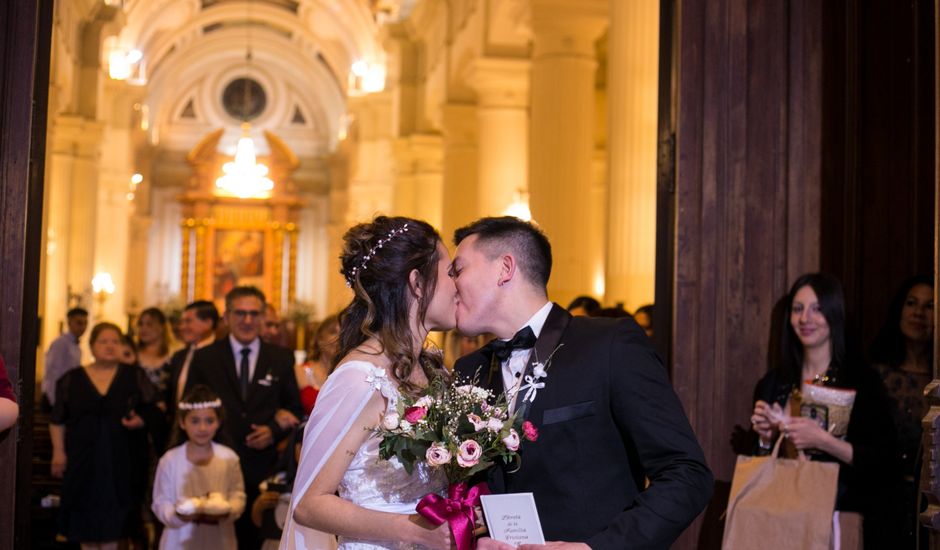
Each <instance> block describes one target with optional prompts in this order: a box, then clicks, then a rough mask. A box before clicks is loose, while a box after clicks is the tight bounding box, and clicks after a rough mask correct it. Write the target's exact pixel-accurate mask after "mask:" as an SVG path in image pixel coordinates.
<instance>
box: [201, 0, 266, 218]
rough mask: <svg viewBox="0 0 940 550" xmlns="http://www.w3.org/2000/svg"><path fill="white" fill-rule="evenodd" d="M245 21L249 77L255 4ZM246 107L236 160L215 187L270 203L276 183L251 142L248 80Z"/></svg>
mask: <svg viewBox="0 0 940 550" xmlns="http://www.w3.org/2000/svg"><path fill="white" fill-rule="evenodd" d="M247 9H248V13H247V14H246V18H245V28H246V33H245V37H246V43H245V73H246V75H250V74H251V2H249V3H248V8H247ZM243 89H244V102H243V104H242V126H241V128H242V137H241V138H239V140H238V145H236V147H235V159H234V160H233V161H232V162H226V163H225V164H224V165H223V166H222V172H224V175H223V176H220V177H219V178H218V179H217V180H215V187H216V189H217V190H218V192H219V193H220V194H223V195H230V196H233V197H238V198H240V199H266V198H269V197H270V196H271V191H272V190H273V189H274V182H273V181H271V179H270V178H268V177H267V175H268V167H267V166H265V165H263V164H258V162H257V156H256V155H255V142H254V140H253V139H251V124H250V123H249V122H248V109H249V106H250V105H251V85H250V81H249V80H248V79H247V78H246V79H245V85H244V88H243Z"/></svg>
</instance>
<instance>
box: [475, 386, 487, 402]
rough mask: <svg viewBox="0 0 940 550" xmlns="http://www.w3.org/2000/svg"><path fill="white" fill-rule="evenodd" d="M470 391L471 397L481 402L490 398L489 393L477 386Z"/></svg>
mask: <svg viewBox="0 0 940 550" xmlns="http://www.w3.org/2000/svg"><path fill="white" fill-rule="evenodd" d="M471 391H472V392H473V396H474V397H476V398H477V399H479V400H481V401H485V400H486V398H487V397H489V396H490V392H488V391H486V390H484V389H483V388H480V387H477V386H473V390H471Z"/></svg>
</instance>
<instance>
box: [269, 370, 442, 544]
mask: <svg viewBox="0 0 940 550" xmlns="http://www.w3.org/2000/svg"><path fill="white" fill-rule="evenodd" d="M376 391H378V392H381V393H382V396H383V397H384V398H385V399H386V401H387V405H386V411H391V410H394V409H395V405H396V403H397V402H398V398H399V395H400V394H399V393H398V389H397V387H396V385H395V383H394V382H393V381H392V380H390V379H389V377H388V374H387V372H386V371H385V369H383V368H379V367H376V366H375V365H373V364H372V363H369V362H366V361H348V362H346V363H343V364H342V365H340V366H339V368H337V369H336V371H334V372H333V374H331V375H330V377H329V378H328V379H327V381H326V383H325V384H323V387H322V388H321V389H320V394H319V395H318V396H317V404H316V406H315V407H314V409H313V412H312V413H311V415H310V419H309V420H308V421H307V428H306V430H305V431H304V442H303V447H302V449H301V451H300V464H299V465H298V468H297V477H296V478H295V479H294V491H293V495H292V497H291V506H290V510H289V511H288V514H287V521H286V523H285V525H284V531H283V534H282V535H281V546H280V550H333V549H334V548H338V549H339V550H406V549H412V548H416V547H415V546H414V545H411V544H404V543H401V542H398V541H390V540H386V541H378V540H360V539H352V538H348V537H339V538H338V539H337V538H336V537H334V536H333V535H329V534H326V533H321V532H319V531H315V530H313V529H309V528H307V527H303V526H302V525H299V524H298V523H297V522H295V521H294V519H293V515H294V509H295V508H296V506H297V504H298V503H299V502H300V499H301V498H302V497H303V495H304V493H306V492H307V489H308V488H309V487H310V484H311V483H312V482H313V479H314V478H315V477H316V475H317V473H318V472H319V471H320V469H321V468H322V467H323V465H324V464H325V462H326V460H327V459H328V458H329V457H330V455H331V454H332V453H333V451H334V450H335V449H336V446H337V445H338V444H339V442H340V440H342V438H343V437H344V436H345V435H346V433H347V432H348V431H349V430H350V428H351V427H352V423H353V422H354V421H355V420H356V419H357V418H359V415H360V414H361V413H362V410H363V408H364V407H365V406H366V403H368V401H369V399H370V398H371V397H372V395H373V394H374V392H376ZM446 486H447V480H446V478H445V477H444V475H443V473H442V472H432V471H431V470H429V469H428V468H427V467H426V465H425V464H424V463H418V464H416V465H415V469H414V473H413V474H412V475H409V474H408V472H406V471H405V468H404V467H403V466H402V465H401V463H400V462H399V461H398V459H397V458H394V457H393V458H392V459H391V460H382V459H380V458H379V438H378V437H370V438H369V439H368V440H366V442H365V443H364V444H363V445H362V447H360V448H359V451H358V452H357V453H356V456H355V457H353V460H352V462H351V463H350V464H349V469H348V470H346V473H345V475H344V476H343V479H342V481H341V482H340V484H339V488H338V493H339V496H340V498H343V499H345V500H348V501H350V502H352V503H353V504H356V505H358V506H361V507H363V508H367V509H369V510H378V511H381V512H392V513H397V514H413V513H414V512H415V506H417V504H418V502H419V501H420V500H421V499H422V498H423V497H424V496H425V495H427V494H428V493H438V494H444V491H445V488H446Z"/></svg>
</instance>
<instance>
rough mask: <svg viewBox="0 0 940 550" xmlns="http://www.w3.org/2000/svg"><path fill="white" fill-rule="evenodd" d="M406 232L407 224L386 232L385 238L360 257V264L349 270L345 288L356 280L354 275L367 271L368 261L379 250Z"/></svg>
mask: <svg viewBox="0 0 940 550" xmlns="http://www.w3.org/2000/svg"><path fill="white" fill-rule="evenodd" d="M407 232H408V224H407V223H406V224H405V225H403V226H401V227H399V228H398V229H392V230H391V231H389V232H388V234H387V235H385V237H383V238H381V239H379V242H377V243H375V246H373V247H372V248H370V249H369V253H368V254H366V255H365V256H363V257H362V263H361V264H359V265H358V266H356V267H353V268H352V269H350V270H349V273H348V274H347V275H346V286H348V287H351V286H352V284H353V281H355V280H356V275H358V274H359V272H360V271H365V270H366V269H367V266H368V264H369V260H371V259H372V257H373V256H375V254H376V253H377V252H378V251H379V249H380V248H382V247H383V246H385V245H386V244H388V243H389V242H390V241H391V240H392V239H394V238H395V237H397V236H398V235H401V234H402V233H407Z"/></svg>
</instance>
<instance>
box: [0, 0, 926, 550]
mask: <svg viewBox="0 0 940 550" xmlns="http://www.w3.org/2000/svg"><path fill="white" fill-rule="evenodd" d="M936 15H937V14H936V8H935V6H934V4H933V3H932V2H928V1H923V0H914V1H912V2H905V3H896V2H893V1H890V0H849V1H847V2H840V3H820V2H814V1H809V0H787V1H780V2H776V1H774V2H771V1H758V2H742V1H740V0H716V1H711V0H710V1H695V0H25V1H23V2H14V3H8V4H7V3H5V4H4V5H3V6H0V29H2V30H0V38H2V40H0V90H2V91H0V174H2V175H0V178H2V179H3V181H4V193H3V195H4V196H3V197H0V221H2V223H3V225H4V227H5V229H4V234H3V235H2V236H0V257H2V263H0V265H2V266H3V267H0V269H2V272H3V279H4V287H5V288H4V290H3V291H2V292H0V306H2V307H0V354H2V356H3V357H4V358H5V360H6V365H7V371H8V373H9V376H10V380H11V381H12V382H13V387H14V388H15V390H16V395H17V397H18V402H19V403H20V421H19V423H18V424H17V426H16V427H14V428H13V429H11V430H9V431H7V432H4V433H3V434H0V464H2V465H3V466H2V467H0V495H3V496H0V547H6V548H27V547H43V548H45V547H52V546H41V545H40V542H39V541H41V540H43V537H44V536H45V535H43V534H40V533H38V532H36V531H37V530H36V529H34V528H33V527H32V526H31V525H34V524H35V523H36V522H42V521H48V518H49V517H51V516H50V512H49V510H48V509H45V508H43V507H42V506H41V505H40V504H39V501H40V499H41V497H42V496H45V494H46V493H47V492H50V491H53V489H52V488H50V486H49V485H48V484H49V483H52V482H51V481H50V480H49V479H47V478H48V476H45V475H44V473H43V472H41V471H40V470H42V469H44V468H45V469H48V464H47V463H45V462H43V460H42V459H41V458H40V455H42V453H45V452H47V449H45V448H44V447H43V444H41V443H40V441H41V440H42V437H41V434H42V429H43V427H42V416H41V415H42V413H41V412H39V406H38V403H39V399H40V396H39V394H40V391H39V389H38V388H39V387H40V384H41V381H42V379H43V376H44V372H45V371H44V352H45V350H46V348H47V347H48V346H49V344H50V342H52V341H53V339H55V338H56V337H57V336H59V335H60V334H61V333H62V332H63V331H64V330H67V327H66V326H65V323H66V312H67V311H69V310H70V309H71V308H74V307H83V308H85V309H87V310H88V312H89V320H90V323H91V324H94V323H96V322H99V321H110V322H114V323H116V324H117V325H119V326H121V327H128V329H130V328H131V327H133V326H134V324H135V322H136V319H137V318H138V316H139V315H140V313H141V312H142V311H143V310H144V309H146V308H149V307H158V308H160V309H162V310H163V311H164V312H166V313H167V314H168V315H170V316H171V317H172V316H173V314H174V312H175V314H176V315H177V316H178V315H179V312H180V311H182V309H183V306H185V305H186V304H187V303H190V302H192V301H194V300H203V299H204V300H209V301H213V302H215V303H217V304H218V305H219V307H220V310H222V309H224V307H223V302H222V299H223V297H224V295H225V293H226V292H227V291H228V290H230V289H231V288H232V287H234V286H237V285H244V284H250V285H254V286H257V287H258V288H260V289H261V290H262V291H263V292H264V293H265V295H266V296H267V297H268V301H269V303H270V304H271V305H273V306H274V308H275V309H276V310H277V311H278V312H280V316H281V319H283V320H284V323H285V327H286V328H287V332H288V333H289V336H288V337H286V338H285V343H286V344H288V345H289V347H294V348H296V349H298V350H302V349H304V340H305V337H306V338H307V339H309V338H310V335H309V334H305V333H306V332H307V331H308V330H310V328H312V327H314V326H315V325H316V323H317V322H319V321H320V320H322V319H323V318H325V317H327V316H328V315H331V314H335V313H337V312H339V311H340V310H341V309H342V308H343V306H344V305H345V304H346V303H347V302H348V301H349V299H350V297H351V293H350V291H349V289H348V288H347V286H346V283H345V281H344V279H343V276H342V275H341V274H340V264H339V255H340V252H341V249H342V241H341V236H342V234H343V233H344V232H345V230H346V229H347V228H349V227H350V226H351V225H354V224H356V223H359V222H363V221H367V220H369V219H371V218H372V217H373V216H375V215H377V214H388V215H401V216H409V217H414V218H418V219H422V220H426V221H427V222H429V223H430V224H431V225H433V226H434V227H436V228H437V229H438V230H439V231H440V233H441V235H442V237H443V238H444V240H445V242H447V243H448V245H450V240H451V238H452V236H453V233H454V230H455V229H457V228H458V227H461V226H463V225H465V224H467V223H469V222H470V221H472V220H475V219H477V218H480V217H483V216H501V215H514V216H518V217H521V218H524V219H531V220H533V221H534V222H536V223H537V224H538V226H539V227H540V228H541V229H542V230H543V231H544V232H545V233H546V235H547V236H548V237H549V239H550V240H551V243H552V251H553V256H554V266H553V269H552V274H551V278H550V280H549V283H548V290H549V297H550V298H551V299H552V300H553V301H554V302H556V303H558V304H560V305H562V306H565V305H567V304H568V303H569V302H571V301H572V299H574V298H575V297H577V296H585V295H586V296H591V297H593V298H595V299H597V300H598V301H599V302H600V303H601V304H603V305H604V306H607V307H618V308H620V309H623V310H624V311H625V312H629V313H634V312H636V311H637V310H638V309H639V308H641V307H642V306H646V305H651V304H654V305H655V310H654V311H655V316H654V317H652V318H651V319H650V323H651V324H652V326H651V332H652V334H653V336H652V338H653V343H654V345H655V347H656V350H657V351H658V353H659V355H660V356H661V357H662V359H663V362H664V363H665V364H666V366H667V368H668V370H669V374H670V379H671V381H672V384H673V386H674V388H675V391H676V393H677V394H678V395H679V398H680V400H681V401H682V405H683V407H684V408H685V411H686V413H687V414H688V416H689V420H690V422H691V424H692V427H693V429H694V431H695V433H696V436H697V437H698V438H699V441H700V443H701V445H702V448H703V449H704V450H705V455H706V458H707V460H708V463H709V466H710V467H711V469H712V471H713V472H714V474H715V478H716V480H717V485H716V495H720V494H722V490H723V494H724V495H725V496H724V498H725V499H727V491H728V489H727V486H728V484H729V482H730V480H731V477H732V473H733V470H734V464H735V455H736V447H735V446H734V445H733V444H732V443H729V442H730V441H732V440H733V439H735V438H736V437H738V436H740V435H741V432H743V431H746V430H747V429H748V422H749V420H748V419H749V415H750V411H751V408H752V404H753V402H752V399H751V398H752V395H751V391H752V388H753V387H754V384H755V383H756V382H757V380H758V379H760V378H761V376H762V375H763V374H764V373H765V372H766V371H767V370H768V366H769V364H770V359H769V358H770V357H771V356H772V355H773V354H774V353H775V352H776V351H777V350H776V341H775V336H774V334H775V331H778V330H779V322H778V321H777V318H778V317H779V316H780V303H781V299H782V298H783V297H784V296H785V295H786V292H787V289H788V288H789V286H790V284H791V283H792V282H793V281H794V280H795V279H796V278H797V277H798V276H799V275H800V274H803V273H807V272H817V271H824V272H828V273H832V274H833V275H835V276H836V277H837V278H838V279H839V280H840V281H841V282H842V285H843V287H844V289H845V302H846V310H847V314H848V318H849V325H850V326H851V328H852V329H853V330H854V331H855V332H856V333H857V337H858V340H859V345H860V346H865V345H868V344H870V343H871V341H872V340H873V339H874V337H875V334H876V332H877V331H878V329H879V327H880V326H881V323H882V320H883V318H884V316H885V314H886V311H887V308H888V305H889V301H890V299H891V295H892V293H893V291H894V289H895V287H897V285H898V284H899V283H900V282H901V281H902V280H904V279H905V278H907V277H909V276H912V275H927V276H930V277H931V278H933V276H934V273H935V266H936V258H937V244H936V242H937V241H936V235H937V234H938V233H937V232H938V227H940V224H938V219H940V218H938V217H937V209H936V205H937V204H938V200H940V199H938V197H940V194H938V181H940V180H938V175H937V174H938V169H937V168H936V166H938V164H937V163H938V159H940V154H938V149H937V138H936V135H937V132H938V131H940V122H938V120H940V119H938V118H937V116H938V115H937V113H938V110H937V108H936V102H937V98H938V97H940V95H938V94H940V85H938V84H937V82H938V80H937V79H938V74H940V73H938V71H937V66H938V65H937V63H938V58H937V53H936V52H937V51H938V45H937V44H938V43H940V42H938V23H937V19H936ZM933 315H934V314H933V313H932V312H931V316H933ZM441 341H442V340H441ZM82 346H83V349H82V353H83V357H85V358H86V359H87V358H89V357H90V355H89V350H88V349H87V343H86V342H83V343H82ZM932 356H933V357H934V358H935V357H936V356H937V354H935V353H934V354H933V355H932ZM936 372H937V371H936V367H935V366H934V367H933V373H934V374H935V373H936ZM34 403H36V404H37V405H36V407H33V404H34ZM34 408H35V409H36V410H35V411H34ZM742 426H743V428H742ZM44 437H48V436H44ZM722 484H724V485H722ZM722 487H723V489H722ZM719 500H720V498H719ZM720 513H721V510H720V505H716V506H715V507H712V506H710V507H709V508H708V510H707V511H706V512H705V513H704V514H703V516H702V517H700V518H699V519H698V520H697V521H696V522H695V523H694V524H693V527H692V528H690V529H689V530H687V532H686V533H685V534H684V535H683V537H682V538H680V540H679V541H678V542H677V543H676V545H675V546H674V548H717V547H719V546H720V539H721V532H720V527H719V525H720V520H719V519H717V518H718V516H719V515H720ZM716 530H718V531H717V534H716ZM716 537H717V538H716ZM716 540H717V543H716Z"/></svg>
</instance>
